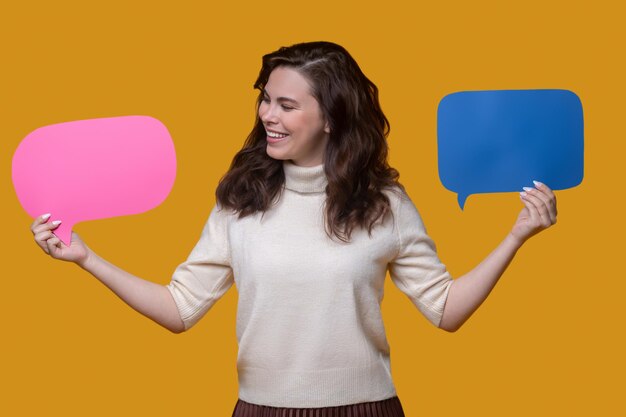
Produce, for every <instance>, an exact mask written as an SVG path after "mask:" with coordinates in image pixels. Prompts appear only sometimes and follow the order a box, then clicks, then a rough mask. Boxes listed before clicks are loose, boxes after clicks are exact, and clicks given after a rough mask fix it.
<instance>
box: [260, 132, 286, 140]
mask: <svg viewBox="0 0 626 417" xmlns="http://www.w3.org/2000/svg"><path fill="white" fill-rule="evenodd" d="M265 132H266V133H267V136H269V137H270V138H274V139H282V138H285V137H287V136H289V135H288V134H286V133H278V132H272V131H271V130H266V131H265Z"/></svg>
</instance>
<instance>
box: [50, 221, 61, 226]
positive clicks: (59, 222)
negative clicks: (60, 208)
mask: <svg viewBox="0 0 626 417" xmlns="http://www.w3.org/2000/svg"><path fill="white" fill-rule="evenodd" d="M52 224H53V225H55V226H56V225H57V224H61V220H55V221H53V222H52Z"/></svg>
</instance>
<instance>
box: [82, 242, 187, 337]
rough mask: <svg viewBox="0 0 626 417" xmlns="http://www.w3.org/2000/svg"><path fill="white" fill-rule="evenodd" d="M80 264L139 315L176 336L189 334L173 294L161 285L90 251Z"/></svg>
mask: <svg viewBox="0 0 626 417" xmlns="http://www.w3.org/2000/svg"><path fill="white" fill-rule="evenodd" d="M77 264H78V265H79V266H80V267H81V268H83V269H84V270H86V271H87V272H89V273H91V274H92V275H93V276H94V277H96V278H97V279H98V280H99V281H100V282H102V283H103V284H104V285H105V286H107V287H108V288H109V289H110V290H111V291H113V292H114V293H115V294H116V295H117V296H118V297H119V298H121V299H122V300H123V301H124V302H125V303H126V304H128V305H129V306H130V307H132V308H133V309H134V310H135V311H137V312H139V313H141V314H143V315H144V316H146V317H148V318H149V319H151V320H153V321H155V322H156V323H158V324H160V325H161V326H163V327H165V328H166V329H168V330H169V331H171V332H173V333H181V332H183V331H184V330H185V326H184V324H183V321H182V319H181V318H180V314H179V312H178V308H177V307H176V303H175V302H174V298H173V297H172V294H171V293H170V292H169V290H168V289H167V288H166V287H165V286H163V285H160V284H156V283H154V282H151V281H146V280H144V279H141V278H139V277H136V276H134V275H131V274H129V273H128V272H126V271H124V270H122V269H120V268H118V267H117V266H115V265H113V264H112V263H110V262H108V261H106V260H104V259H102V258H101V257H100V256H98V255H97V254H96V253H95V252H93V251H90V252H89V256H88V257H87V259H86V260H85V261H84V262H81V263H78V262H77Z"/></svg>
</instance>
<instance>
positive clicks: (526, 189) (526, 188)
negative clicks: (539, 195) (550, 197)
mask: <svg viewBox="0 0 626 417" xmlns="http://www.w3.org/2000/svg"><path fill="white" fill-rule="evenodd" d="M522 188H523V189H524V191H530V190H532V188H530V187H522Z"/></svg>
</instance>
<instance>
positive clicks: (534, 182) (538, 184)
mask: <svg viewBox="0 0 626 417" xmlns="http://www.w3.org/2000/svg"><path fill="white" fill-rule="evenodd" d="M533 184H535V187H539V186H541V185H543V184H542V183H540V182H539V181H535V180H533Z"/></svg>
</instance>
